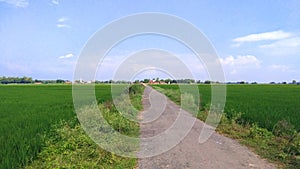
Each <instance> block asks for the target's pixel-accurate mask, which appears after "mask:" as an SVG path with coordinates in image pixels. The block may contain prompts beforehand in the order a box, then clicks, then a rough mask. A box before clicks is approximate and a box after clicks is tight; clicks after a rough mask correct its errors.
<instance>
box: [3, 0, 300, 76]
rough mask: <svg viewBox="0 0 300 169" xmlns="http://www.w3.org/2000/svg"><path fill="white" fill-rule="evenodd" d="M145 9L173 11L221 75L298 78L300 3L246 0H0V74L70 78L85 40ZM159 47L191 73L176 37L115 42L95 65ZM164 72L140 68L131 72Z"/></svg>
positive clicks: (103, 66)
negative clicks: (202, 41) (211, 54)
mask: <svg viewBox="0 0 300 169" xmlns="http://www.w3.org/2000/svg"><path fill="white" fill-rule="evenodd" d="M144 12H158V13H165V14H170V15H174V16H178V17H180V18H182V19H184V20H186V21H187V22H189V23H191V24H193V25H194V26H196V27H197V28H198V29H199V30H200V31H201V32H202V33H203V34H204V35H205V36H206V37H207V39H208V40H209V41H210V43H211V44H212V45H213V47H214V49H215V51H216V52H217V54H218V57H219V61H220V63H221V65H222V68H223V70H224V75H225V79H226V81H248V82H254V81H255V82H273V81H275V82H284V81H286V82H291V81H292V80H294V79H295V80H296V81H300V1H299V0H289V1H279V0H272V1H271V0H264V1H261V0H257V1H256V0H251V1H243V2H242V3H241V1H237V0H236V1H235V0H232V1H230V0H228V1H212V0H207V1H206V0H201V1H197V0H193V1H191V0H186V1H176V0H169V1H166V0H162V1H153V0H149V1H148V0H143V1H128V0H120V1H110V0H99V1H96V0H85V1H83V0H81V1H80V0H72V1H68V0H40V1H33V0H0V76H29V77H33V78H34V79H69V80H71V79H72V78H73V75H74V70H75V65H76V62H77V60H78V58H79V56H80V54H81V52H82V50H83V48H84V45H85V44H86V43H87V42H88V40H89V39H90V38H91V37H92V36H93V35H94V34H95V33H96V32H97V31H99V30H101V28H103V27H104V26H106V25H108V24H109V23H111V22H112V21H114V20H117V19H119V18H121V17H125V16H128V15H133V14H137V13H144ZM150 48H155V49H162V50H166V51H169V52H170V53H172V54H174V55H176V56H178V57H179V58H180V59H182V60H183V62H184V63H185V64H186V65H187V66H188V67H190V68H191V71H192V74H193V75H194V77H195V79H199V80H202V81H204V80H209V75H208V73H207V71H206V70H205V66H204V64H203V63H202V62H201V61H200V62H199V60H198V61H195V57H193V55H194V54H193V52H192V51H191V50H189V49H188V48H187V47H186V46H184V45H183V44H181V43H179V42H178V41H176V40H174V39H170V38H168V37H162V36H158V35H141V36H136V37H132V38H128V39H126V40H124V41H122V42H120V43H119V44H116V45H115V46H114V47H113V48H112V49H111V50H110V51H109V52H108V53H107V56H106V57H105V60H104V61H103V62H102V63H98V64H99V66H98V71H97V72H96V75H95V76H96V78H97V79H99V80H107V79H111V78H112V76H113V72H115V70H116V69H117V67H118V66H119V65H120V64H122V61H124V59H126V57H128V56H129V55H131V54H133V53H136V52H137V51H141V50H144V49H150ZM156 76H160V77H161V78H165V77H167V75H166V76H163V75H162V74H159V73H157V72H156V73H155V72H153V71H148V72H147V71H145V72H143V73H140V74H139V76H137V77H136V78H144V77H147V78H151V77H156Z"/></svg>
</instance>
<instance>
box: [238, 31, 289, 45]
mask: <svg viewBox="0 0 300 169" xmlns="http://www.w3.org/2000/svg"><path fill="white" fill-rule="evenodd" d="M291 36H292V34H291V33H289V32H284V31H281V30H279V31H273V32H264V33H258V34H250V35H246V36H242V37H238V38H235V39H233V41H234V42H240V43H241V42H257V41H265V40H280V39H285V38H289V37H291Z"/></svg>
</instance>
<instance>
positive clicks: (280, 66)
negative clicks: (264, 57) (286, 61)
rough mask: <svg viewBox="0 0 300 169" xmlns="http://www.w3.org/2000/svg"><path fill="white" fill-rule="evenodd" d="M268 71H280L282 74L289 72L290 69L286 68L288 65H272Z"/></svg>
mask: <svg viewBox="0 0 300 169" xmlns="http://www.w3.org/2000/svg"><path fill="white" fill-rule="evenodd" d="M268 69H270V70H272V71H276V70H279V71H282V72H286V71H289V70H290V67H288V66H286V65H276V64H274V65H270V66H268Z"/></svg>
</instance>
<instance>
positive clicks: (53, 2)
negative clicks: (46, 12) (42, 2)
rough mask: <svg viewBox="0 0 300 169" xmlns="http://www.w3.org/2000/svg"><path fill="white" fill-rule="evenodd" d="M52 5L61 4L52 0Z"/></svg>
mask: <svg viewBox="0 0 300 169" xmlns="http://www.w3.org/2000/svg"><path fill="white" fill-rule="evenodd" d="M51 3H52V4H54V5H58V4H59V2H58V0H52V1H51Z"/></svg>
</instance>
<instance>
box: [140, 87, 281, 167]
mask: <svg viewBox="0 0 300 169" xmlns="http://www.w3.org/2000/svg"><path fill="white" fill-rule="evenodd" d="M154 98H155V99H154ZM143 106H144V110H145V111H144V112H143V113H142V114H141V119H143V121H144V122H145V123H144V124H141V138H150V137H153V136H156V135H158V134H160V133H163V132H164V131H166V130H167V129H168V128H169V127H170V126H171V125H172V124H173V123H174V121H175V120H176V118H177V116H178V114H179V111H180V107H179V106H177V105H176V104H175V103H173V102H172V101H170V100H169V99H167V98H166V97H165V96H164V95H162V94H160V93H158V92H157V91H155V90H153V89H152V88H150V87H146V89H145V92H144V96H143ZM181 113H182V112H181ZM183 113H184V114H186V116H189V113H187V112H185V111H184V112H183ZM150 121H151V122H150ZM203 124H204V123H203V122H202V121H200V120H196V122H195V124H194V126H193V127H192V129H191V130H190V132H189V133H188V134H187V136H186V137H185V138H184V139H183V140H182V141H181V142H180V143H179V144H177V145H176V146H175V147H174V148H172V149H171V150H169V151H167V152H164V153H162V154H160V155H158V156H154V157H147V158H140V159H139V161H138V168H141V169H161V168H170V169H175V168H176V169H177V168H178V169H183V168H190V169H199V168H209V169H219V168H220V169H232V168H237V169H242V168H263V169H268V168H276V167H275V166H274V165H272V164H269V163H268V162H267V161H265V160H263V159H261V158H259V157H258V156H257V155H255V154H254V153H253V152H251V151H250V150H248V148H247V147H245V146H242V145H240V144H239V143H238V142H237V141H235V140H232V139H230V138H227V137H224V136H222V135H220V134H217V133H214V134H213V135H212V136H211V137H210V139H209V140H207V141H206V142H205V143H203V144H200V143H198V138H199V134H200V131H201V128H202V127H203ZM160 143H161V144H164V143H163V142H160ZM147 144H149V142H144V141H141V149H142V151H152V149H151V150H146V149H149V146H147ZM161 144H160V145H158V146H153V149H155V148H158V147H160V146H161ZM160 148H161V147H160Z"/></svg>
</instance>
